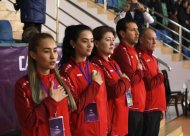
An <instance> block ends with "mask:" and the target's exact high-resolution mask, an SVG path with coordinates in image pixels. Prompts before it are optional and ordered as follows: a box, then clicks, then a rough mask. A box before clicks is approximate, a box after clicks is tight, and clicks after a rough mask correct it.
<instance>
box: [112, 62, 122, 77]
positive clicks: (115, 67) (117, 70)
mask: <svg viewBox="0 0 190 136" xmlns="http://www.w3.org/2000/svg"><path fill="white" fill-rule="evenodd" d="M114 69H115V71H116V72H117V74H118V75H119V77H121V73H120V72H119V69H118V68H117V66H116V64H114Z"/></svg>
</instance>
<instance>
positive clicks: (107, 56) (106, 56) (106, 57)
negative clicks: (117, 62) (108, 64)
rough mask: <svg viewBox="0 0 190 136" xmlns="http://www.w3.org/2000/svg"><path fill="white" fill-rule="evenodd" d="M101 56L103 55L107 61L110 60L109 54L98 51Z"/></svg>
mask: <svg viewBox="0 0 190 136" xmlns="http://www.w3.org/2000/svg"><path fill="white" fill-rule="evenodd" d="M98 55H99V56H101V57H102V58H103V59H105V60H106V61H108V60H109V59H108V58H109V55H106V54H103V53H98Z"/></svg>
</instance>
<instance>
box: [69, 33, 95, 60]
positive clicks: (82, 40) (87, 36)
mask: <svg viewBox="0 0 190 136" xmlns="http://www.w3.org/2000/svg"><path fill="white" fill-rule="evenodd" d="M72 46H73V48H75V56H76V57H87V56H90V54H91V52H92V49H93V47H94V39H93V35H92V32H91V31H90V30H84V31H82V32H81V33H80V35H79V37H78V39H77V41H76V43H73V45H72Z"/></svg>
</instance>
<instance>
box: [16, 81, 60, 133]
mask: <svg viewBox="0 0 190 136" xmlns="http://www.w3.org/2000/svg"><path fill="white" fill-rule="evenodd" d="M29 94H31V92H30V90H29V87H22V84H21V83H19V82H17V83H16V85H15V109H16V112H17V116H18V120H19V122H20V125H21V126H22V127H24V128H27V129H33V128H35V127H38V126H39V125H40V124H43V123H45V122H47V121H48V119H49V117H50V116H53V115H54V113H56V107H57V102H56V101H54V100H53V99H52V98H51V97H46V98H45V99H44V100H42V101H41V103H40V104H38V105H35V104H34V102H33V100H32V98H31V95H29Z"/></svg>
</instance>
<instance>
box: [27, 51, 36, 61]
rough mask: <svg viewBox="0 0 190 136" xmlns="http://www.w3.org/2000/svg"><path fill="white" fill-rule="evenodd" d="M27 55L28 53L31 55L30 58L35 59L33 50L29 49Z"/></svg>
mask: <svg viewBox="0 0 190 136" xmlns="http://www.w3.org/2000/svg"><path fill="white" fill-rule="evenodd" d="M29 55H30V57H31V58H32V59H34V60H36V53H35V52H33V51H30V52H29Z"/></svg>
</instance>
